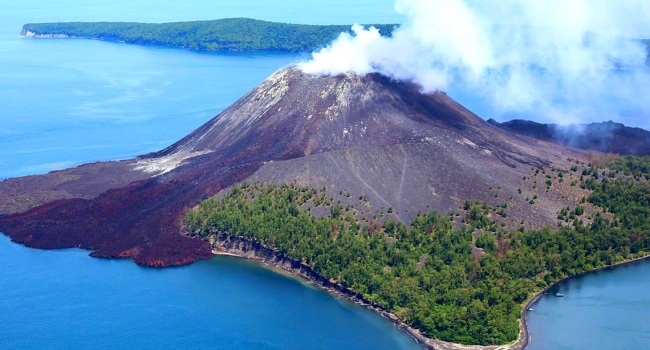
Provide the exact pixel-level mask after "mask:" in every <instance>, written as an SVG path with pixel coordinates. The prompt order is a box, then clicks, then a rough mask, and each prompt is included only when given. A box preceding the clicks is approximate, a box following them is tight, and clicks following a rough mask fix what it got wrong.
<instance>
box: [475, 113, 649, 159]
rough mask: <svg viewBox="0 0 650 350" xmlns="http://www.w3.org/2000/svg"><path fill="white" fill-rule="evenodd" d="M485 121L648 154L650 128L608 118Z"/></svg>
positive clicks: (584, 145)
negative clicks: (588, 121) (570, 121)
mask: <svg viewBox="0 0 650 350" xmlns="http://www.w3.org/2000/svg"><path fill="white" fill-rule="evenodd" d="M488 122H489V123H490V124H492V125H494V126H496V127H498V128H501V129H503V130H508V131H511V132H515V133H518V134H522V135H526V136H530V137H534V138H536V139H540V140H546V141H550V142H554V143H557V144H560V145H565V146H569V147H575V148H579V149H585V150H593V151H598V152H603V153H616V154H624V155H627V154H632V155H650V131H647V130H643V129H641V128H633V127H629V126H625V125H623V124H621V123H615V122H612V121H608V122H601V123H591V124H571V125H558V124H542V123H537V122H533V121H529V120H521V119H513V120H510V121H507V122H503V123H499V122H497V121H496V120H494V119H490V120H488Z"/></svg>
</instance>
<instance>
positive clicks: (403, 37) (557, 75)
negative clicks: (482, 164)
mask: <svg viewBox="0 0 650 350" xmlns="http://www.w3.org/2000/svg"><path fill="white" fill-rule="evenodd" d="M395 9H396V11H398V12H399V13H400V14H402V15H404V16H405V17H406V18H407V20H406V22H405V23H403V24H402V25H401V26H400V28H399V29H397V30H396V31H394V33H393V36H392V38H385V37H381V36H380V35H379V32H378V31H377V30H376V29H375V28H369V29H363V28H362V27H360V26H358V25H355V26H354V27H353V34H347V33H344V34H341V36H340V37H339V38H338V39H337V40H336V41H335V42H334V43H332V45H330V46H329V47H327V48H325V49H323V50H321V51H319V52H316V53H314V54H313V59H312V60H311V61H309V62H304V63H301V64H300V67H301V68H302V69H303V70H304V71H305V72H308V73H312V74H321V75H337V74H342V73H346V72H349V71H353V72H357V73H360V74H365V73H370V72H379V73H382V74H384V75H387V76H391V77H393V78H395V79H401V80H409V81H414V82H416V83H418V84H420V85H421V86H422V88H423V90H425V91H433V90H436V89H445V88H446V87H448V86H450V85H453V86H462V87H463V88H464V89H466V90H469V91H471V92H472V93H474V94H476V95H480V96H482V97H484V98H486V100H487V101H489V102H490V103H491V104H492V107H493V108H494V109H495V110H497V111H499V112H501V113H510V114H512V113H515V114H516V113H524V114H531V113H534V114H536V115H539V116H540V117H541V118H542V119H546V120H547V121H549V120H550V121H554V122H559V123H568V122H576V121H586V120H590V119H593V118H594V116H596V115H598V116H599V117H601V116H602V117H603V118H606V119H614V120H616V119H617V118H618V116H617V115H607V113H614V111H615V108H612V111H611V112H607V113H605V112H604V110H607V109H608V108H609V105H608V104H619V103H621V104H624V105H625V109H627V110H631V111H639V110H643V111H650V98H648V94H649V93H650V74H649V73H648V69H647V68H646V67H645V61H646V51H645V48H644V47H643V46H642V45H641V44H639V43H638V42H636V41H633V40H623V38H633V37H636V38H638V37H650V20H649V19H650V1H647V0H619V1H610V0H528V1H526V0H523V1H522V0H501V1H498V2H496V1H495V2H493V1H490V2H487V1H470V0H397V2H396V4H395ZM616 66H618V67H625V69H614V67H616ZM637 124H645V125H644V126H650V124H649V123H648V122H647V121H646V122H645V123H643V122H642V123H638V122H637Z"/></svg>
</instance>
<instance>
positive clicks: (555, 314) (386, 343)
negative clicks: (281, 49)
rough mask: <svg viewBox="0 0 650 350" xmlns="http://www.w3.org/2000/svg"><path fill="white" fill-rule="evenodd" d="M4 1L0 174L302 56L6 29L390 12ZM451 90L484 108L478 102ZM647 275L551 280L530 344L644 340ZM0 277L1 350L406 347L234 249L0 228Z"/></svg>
mask: <svg viewBox="0 0 650 350" xmlns="http://www.w3.org/2000/svg"><path fill="white" fill-rule="evenodd" d="M5 2H6V3H5V4H3V5H2V10H1V11H0V179H3V178H8V177H14V176H23V175H30V174H39V173H44V172H47V171H50V170H54V169H60V168H64V167H69V166H74V165H77V164H80V163H84V162H90V161H97V160H109V159H120V158H128V157H132V156H135V155H138V154H143V153H147V152H151V151H155V150H159V149H161V148H163V147H165V146H167V145H169V144H170V143H172V142H174V141H176V140H178V139H179V138H181V137H182V136H184V135H185V134H187V133H188V132H190V131H191V130H193V129H194V128H196V127H198V126H199V125H201V124H202V123H204V122H205V121H207V120H208V119H209V118H211V117H213V116H214V115H216V114H218V113H219V112H220V111H221V110H223V109H224V108H225V107H227V106H228V105H230V104H231V103H232V102H234V101H235V100H236V99H237V98H239V97H240V96H242V95H243V94H244V93H245V92H247V91H248V90H250V89H251V88H253V87H254V86H255V85H256V84H258V83H259V82H261V81H262V80H263V79H264V78H266V77H267V76H268V75H270V74H271V73H273V72H274V71H276V70H277V69H279V68H281V67H283V66H285V65H287V64H290V63H292V62H295V61H296V60H299V59H300V57H298V56H296V55H290V54H274V53H255V54H250V53H246V54H244V53H230V54H224V53H221V54H216V53H195V52H188V51H184V50H178V49H166V48H157V47H138V46H133V45H126V44H114V43H105V42H98V41H89V40H29V39H24V38H20V37H18V33H19V32H20V28H21V27H22V25H23V24H24V23H28V22H48V21H49V22H52V21H140V22H166V21H180V20H198V19H216V18H224V17H252V18H260V19H266V20H275V21H286V22H296V23H312V24H329V23H335V24H345V23H353V22H365V23H395V22H400V17H398V16H397V15H395V14H394V13H393V11H392V0H361V1H354V2H353V3H350V2H349V1H340V0H336V1H324V0H323V1H316V0H301V1H297V0H283V1H253V0H238V1H234V0H233V1H215V0H195V1H175V2H161V1H153V0H133V1H128V2H127V1H115V0H112V1H108V0H93V1H90V0H49V1H48V0H32V1H11V2H9V1H5ZM456 95H457V96H459V98H461V102H463V103H466V104H469V105H470V106H471V107H472V108H473V109H474V110H476V111H478V112H481V111H482V108H483V107H482V106H481V103H480V101H477V100H473V99H471V98H469V97H465V96H464V95H463V93H462V91H461V92H457V93H456ZM456 95H454V94H452V96H456ZM463 98H465V100H463ZM486 117H490V115H486ZM649 274H650V263H640V264H636V265H633V266H629V267H624V268H619V269H615V270H611V271H603V272H598V273H597V274H591V275H587V276H584V277H581V278H578V279H574V280H570V281H567V282H566V283H564V284H563V285H562V286H560V288H562V292H563V293H564V294H565V295H566V297H565V298H555V297H545V298H542V299H541V300H540V301H539V302H538V303H537V304H536V305H535V306H534V307H535V311H534V312H533V313H531V314H530V316H529V323H530V325H531V333H532V335H533V344H532V345H531V347H530V348H531V349H583V348H590V349H595V348H601V349H617V348H634V349H639V348H650V343H649V342H648V337H647V334H650V329H649V328H648V327H649V326H648V322H647V320H650V315H649V314H648V310H650V300H648V298H647V297H646V295H647V293H643V291H645V290H648V288H649V287H650V285H649V284H650V278H648V277H650V276H649ZM0 281H2V283H1V284H0V349H61V348H68V349H87V348H99V349H101V348H104V349H107V348H142V349H154V348H156V349H158V348H188V349H190V348H191V349H201V348H228V349H232V348H236V349H294V348H305V349H314V348H324V349H345V348H359V349H414V348H417V345H416V344H415V343H414V342H413V341H412V340H411V339H410V338H409V337H408V336H406V335H404V334H403V333H401V332H400V331H398V330H397V329H396V328H395V327H393V326H392V324H390V323H389V322H387V321H386V320H385V319H383V318H381V317H379V316H377V315H375V314H374V313H372V312H369V311H367V310H365V309H363V308H360V307H358V306H355V305H353V304H350V303H348V302H346V301H341V300H337V299H334V298H332V297H330V296H329V295H328V294H326V293H325V292H323V291H320V290H318V289H315V288H312V287H310V286H308V285H305V284H303V283H301V282H299V281H297V280H295V279H292V278H289V277H285V276H283V275H279V274H277V273H274V272H270V271H267V270H265V269H262V268H259V267H257V266H254V265H251V264H249V263H247V262H244V261H239V260H236V259H229V258H215V259H213V260H210V261H203V262H199V263H196V264H193V265H191V266H187V267H182V268H169V269H162V270H157V269H148V268H142V267H138V266H136V265H135V264H133V263H132V262H130V261H118V260H98V259H91V258H89V257H87V252H85V251H79V250H74V249H73V250H58V251H41V250H33V249H28V248H25V247H23V246H20V245H16V244H12V243H11V242H10V241H9V240H8V239H6V238H5V237H0ZM629 310H633V311H634V312H632V313H631V314H630V315H628V313H629ZM644 320H645V321H646V322H643V321H644ZM614 341H620V342H619V343H616V344H619V345H616V344H615V343H614ZM587 342H589V343H587ZM584 344H589V346H588V347H585V346H584ZM620 344H622V345H620ZM629 344H635V346H632V347H629V346H626V345H629Z"/></svg>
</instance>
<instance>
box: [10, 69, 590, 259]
mask: <svg viewBox="0 0 650 350" xmlns="http://www.w3.org/2000/svg"><path fill="white" fill-rule="evenodd" d="M584 157H585V154H584V153H582V152H580V151H577V150H573V149H570V148H565V147H562V146H558V145H554V144H551V143H547V142H543V141H539V140H533V139H531V138H527V137H525V136H521V135H517V134H515V133H511V132H509V131H507V130H502V129H500V128H497V127H495V126H493V125H491V124H489V123H487V122H485V121H484V120H482V119H481V118H479V117H477V116H476V115H474V114H473V113H472V112H470V111H469V110H467V109H465V108H464V107H463V106H461V105H460V104H458V103H457V102H455V101H454V100H452V99H451V98H450V97H449V96H447V95H446V94H445V93H443V92H435V93H430V94H425V93H422V92H421V91H420V89H419V87H418V86H416V85H414V84H411V83H407V82H398V81H394V80H391V79H390V78H387V77H384V76H382V75H378V74H368V75H364V76H360V75H357V74H352V73H350V74H347V75H340V76H329V77H322V76H312V75H308V74H305V73H303V72H302V71H300V70H299V69H297V68H295V67H290V68H286V69H283V70H280V71H278V72H277V73H275V74H274V75H272V76H271V77H270V78H268V79H267V80H266V81H264V82H263V83H261V84H260V85H259V86H257V87H256V88H254V89H253V90H252V91H250V92H249V93H248V94H246V95H245V96H243V97H242V98H241V99H240V100H238V101H237V102H236V103H234V104H233V105H232V106H230V107H229V108H228V109H226V110H225V111H224V112H222V113H221V114H219V115H218V116H216V117H215V118H213V119H212V120H210V121H208V122H207V123H205V124H204V125H203V126H201V127H199V128H198V129H197V130H195V131H194V132H192V133H191V134H189V135H187V136H186V137H185V138H183V139H181V140H180V141H178V142H176V143H175V144H173V145H171V146H169V147H167V148H166V149H164V150H162V151H160V152H157V153H152V154H148V155H144V156H141V157H138V158H135V159H131V160H125V161H119V162H102V163H93V164H86V165H82V166H79V167H76V168H72V169H67V170H62V171H55V172H51V173H49V174H46V175H38V176H29V177H24V178H16V179H8V180H5V181H3V182H2V183H0V214H2V217H0V231H2V232H4V233H5V234H7V235H9V236H10V237H11V239H12V240H13V241H15V242H19V243H22V244H25V245H27V246H30V247H36V248H44V249H54V248H65V247H79V248H82V249H88V250H92V251H93V252H92V253H91V255H92V256H95V257H121V258H132V259H134V260H135V262H136V263H138V264H142V265H148V266H170V265H182V264H188V263H191V262H193V261H196V260H198V259H205V258H209V257H211V256H212V254H211V247H210V246H209V244H208V243H206V242H204V241H201V240H197V239H192V238H189V237H187V236H184V235H182V234H181V229H182V227H181V226H182V217H183V214H184V212H186V211H187V210H188V209H189V208H192V207H194V206H196V205H197V204H198V203H199V202H200V201H201V200H204V199H206V198H208V197H210V196H213V195H215V194H217V193H219V192H220V191H222V190H224V189H227V188H228V187H229V186H231V185H232V184H234V183H236V182H240V181H243V180H247V181H262V182H267V183H286V182H292V183H296V184H298V185H307V186H313V187H317V188H322V187H327V188H328V189H329V190H330V192H331V193H340V194H341V196H340V199H341V200H342V201H343V202H345V200H346V198H348V197H350V196H351V195H350V194H352V196H354V197H358V196H363V197H364V198H367V204H365V205H367V206H368V208H366V210H367V211H377V212H379V211H384V212H385V211H387V212H389V213H391V214H390V215H389V216H390V217H393V218H396V219H399V220H402V221H404V222H408V221H409V220H410V219H411V218H412V217H413V216H415V215H417V213H418V212H428V211H431V210H436V211H438V212H441V213H446V212H448V211H450V210H458V209H459V207H461V206H462V203H463V201H464V200H466V199H476V200H481V201H486V202H489V203H494V204H500V203H502V202H503V201H504V200H505V199H508V200H509V201H510V209H509V211H510V214H509V216H512V217H513V218H512V224H513V225H520V224H525V225H526V226H530V227H539V226H542V225H555V224H556V213H557V211H558V210H560V208H562V207H564V206H566V205H569V204H575V203H577V202H578V200H579V198H580V197H579V196H575V198H574V197H571V196H568V195H565V194H564V193H563V194H562V195H560V193H559V192H558V191H561V190H555V192H554V191H553V190H551V191H546V192H545V193H544V192H543V191H541V193H540V194H539V198H537V204H536V205H535V207H534V208H532V209H531V207H530V205H529V204H527V201H528V200H529V199H528V198H525V196H524V195H522V194H521V192H522V188H523V190H524V192H525V191H529V192H530V191H532V189H531V188H535V187H531V184H530V183H526V181H525V180H522V179H525V178H526V177H527V176H529V175H530V173H531V171H534V170H536V169H546V168H549V167H553V166H559V167H568V166H569V164H570V161H573V159H584ZM530 193H531V195H532V192H530ZM524 194H525V193H524ZM536 197H537V196H536ZM524 198H525V199H524ZM389 208H390V210H388V209H389Z"/></svg>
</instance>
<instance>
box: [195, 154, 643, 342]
mask: <svg viewBox="0 0 650 350" xmlns="http://www.w3.org/2000/svg"><path fill="white" fill-rule="evenodd" d="M649 177H650V157H620V158H615V159H614V160H611V161H609V162H608V163H607V164H604V165H602V166H596V165H592V164H590V165H589V166H588V167H585V169H584V170H583V172H582V179H583V180H582V183H581V184H580V185H581V186H582V187H583V188H587V189H589V190H590V191H591V192H590V195H589V197H588V198H585V201H589V202H591V203H592V204H594V205H596V206H598V207H600V208H601V209H602V211H601V212H599V213H597V214H595V215H592V216H590V217H586V214H585V213H584V210H581V209H582V207H581V206H579V207H577V208H575V209H573V210H572V211H571V213H572V215H571V217H572V218H573V222H572V224H571V225H568V226H560V227H561V228H560V229H558V230H557V231H554V230H552V229H550V228H543V229H540V230H530V231H527V230H524V229H523V228H521V229H519V230H517V231H514V232H511V231H507V230H505V229H504V228H503V225H500V224H499V223H498V222H495V221H494V220H492V219H489V218H488V214H489V213H490V212H496V211H497V210H499V211H500V210H502V209H503V208H501V207H499V208H494V207H490V206H489V205H487V204H485V203H481V202H476V201H466V202H465V203H464V205H463V206H462V207H461V208H459V212H458V213H449V214H447V216H443V215H440V214H438V213H434V212H432V213H428V214H420V215H418V216H417V217H415V218H414V219H413V221H412V222H411V223H410V225H408V226H407V225H405V224H403V223H402V222H396V221H391V220H387V221H385V222H383V223H382V222H380V220H378V219H377V218H376V217H372V218H369V217H364V216H362V215H361V214H360V213H358V212H356V211H355V210H354V209H353V207H352V206H347V207H344V206H343V205H342V204H341V203H340V202H339V201H336V200H335V198H334V196H330V195H328V192H327V190H326V189H325V188H323V189H318V190H317V189H313V188H308V187H298V186H294V185H290V184H283V185H267V184H261V183H256V184H250V183H241V184H238V185H235V186H233V187H232V189H231V190H230V192H229V193H228V194H227V195H225V196H224V197H223V198H220V199H217V198H210V199H208V200H206V201H204V202H203V203H201V204H200V205H199V206H198V207H197V208H196V209H193V210H190V211H188V212H187V214H186V217H185V224H186V226H187V229H188V231H189V232H190V233H191V234H194V235H200V236H201V237H203V238H205V239H207V238H208V236H209V235H210V234H214V233H228V234H229V235H232V236H244V237H246V238H248V239H251V240H253V241H257V242H259V243H262V244H263V245H264V246H266V247H270V248H276V249H279V250H280V251H281V252H282V253H284V254H285V255H287V256H289V257H291V258H293V259H294V260H297V261H302V262H303V263H304V264H306V265H308V266H310V267H311V268H313V269H314V270H315V271H316V272H317V273H319V274H321V275H322V276H324V277H326V278H328V279H333V280H335V281H337V282H338V283H341V284H342V285H343V286H345V287H347V288H350V289H352V290H354V291H356V292H358V293H361V294H362V295H363V296H364V297H365V298H366V299H367V300H369V301H371V302H373V303H376V304H378V305H380V306H382V307H384V308H385V309H388V310H391V311H393V312H394V313H395V314H397V315H398V316H399V317H400V318H402V319H403V320H405V321H406V322H407V323H409V324H410V325H412V326H414V327H416V328H418V329H420V330H422V331H424V332H425V333H426V334H427V335H428V336H429V337H433V338H437V339H442V340H446V341H452V342H457V343H463V344H482V345H488V344H504V343H508V342H512V341H514V340H515V339H516V338H517V337H518V335H519V323H518V319H519V318H520V315H521V310H522V307H523V306H524V304H525V303H526V302H527V301H528V300H529V299H530V298H531V297H532V296H533V294H534V293H536V292H539V291H540V290H542V289H543V288H544V287H547V286H549V285H550V284H552V283H554V282H557V281H559V280H560V279H562V278H565V277H567V276H571V275H576V274H579V273H582V272H585V271H589V270H592V269H594V268H598V267H603V266H606V265H611V264H615V263H619V262H622V261H625V260H629V259H633V258H636V257H641V256H645V255H646V254H647V252H648V251H650V250H649V248H650V237H649V235H650V183H649V181H648V179H649ZM359 200H364V198H363V196H360V197H359ZM607 213H612V214H614V215H613V216H612V215H609V214H607ZM316 214H318V215H316ZM458 215H462V216H463V217H464V219H463V220H462V224H461V225H454V217H456V216H458ZM607 217H609V218H610V219H608V218H607ZM560 219H564V217H562V216H561V215H559V216H558V220H560ZM458 226H460V227H458Z"/></svg>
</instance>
